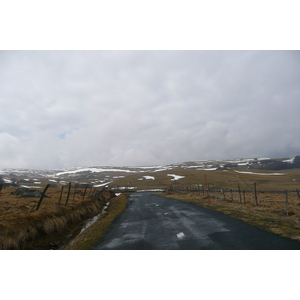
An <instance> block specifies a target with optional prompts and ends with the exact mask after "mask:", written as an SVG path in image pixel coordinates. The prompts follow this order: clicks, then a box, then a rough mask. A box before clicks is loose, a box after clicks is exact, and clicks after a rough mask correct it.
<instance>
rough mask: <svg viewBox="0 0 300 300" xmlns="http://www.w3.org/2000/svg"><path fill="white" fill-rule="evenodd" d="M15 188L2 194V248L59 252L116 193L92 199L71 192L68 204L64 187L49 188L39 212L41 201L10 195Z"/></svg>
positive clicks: (4, 190) (79, 193) (6, 189)
mask: <svg viewBox="0 0 300 300" xmlns="http://www.w3.org/2000/svg"><path fill="white" fill-rule="evenodd" d="M14 190H16V188H15V187H7V188H3V189H2V191H1V192H0V216H1V220H0V249H59V248H61V247H62V246H63V245H64V243H66V241H68V240H70V239H72V237H74V235H76V234H77V233H78V231H79V230H80V229H81V226H82V225H83V222H84V221H85V220H86V219H88V218H91V217H93V216H95V215H97V214H99V213H100V212H101V210H102V209H103V207H104V205H105V204H106V202H107V201H108V200H109V199H111V198H112V197H113V196H114V194H113V193H112V192H110V191H104V192H103V193H102V194H101V196H97V197H89V193H91V191H89V190H88V191H87V193H86V195H85V198H84V199H83V194H84V189H76V193H74V192H75V189H73V188H72V189H71V193H70V196H69V201H68V204H67V205H65V204H66V199H67V190H68V189H66V188H65V189H64V193H63V195H62V198H61V203H60V204H58V202H59V199H60V193H61V188H49V189H48V190H47V192H46V194H47V195H48V196H49V197H47V198H44V199H43V202H42V204H41V206H40V209H39V210H38V211H36V208H37V204H38V202H39V198H34V197H28V198H22V196H21V195H11V192H12V191H14Z"/></svg>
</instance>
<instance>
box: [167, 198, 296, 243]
mask: <svg viewBox="0 0 300 300" xmlns="http://www.w3.org/2000/svg"><path fill="white" fill-rule="evenodd" d="M162 195H163V196H164V197H169V198H174V199H178V200H183V201H188V202H193V203H195V204H197V205H199V206H202V207H206V208H209V209H212V210H216V211H219V212H222V213H224V214H226V215H229V216H231V217H233V218H236V219H240V220H242V221H244V222H245V223H248V224H251V225H254V226H256V227H259V228H261V229H263V230H267V231H269V232H272V233H275V234H279V235H281V236H282V237H288V238H290V239H295V240H298V241H300V199H299V198H298V196H297V194H295V193H293V194H289V196H288V198H289V215H288V216H287V215H286V195H285V194H284V193H258V206H256V205H255V198H254V193H246V194H245V196H246V203H245V204H244V199H243V196H242V204H241V203H240V198H239V194H238V193H233V201H232V198H231V194H230V193H226V200H222V199H219V198H218V197H222V196H223V195H222V194H220V193H218V194H211V195H210V201H209V199H208V197H207V195H203V194H202V193H200V194H198V193H189V194H184V193H180V192H166V193H164V194H162ZM209 202H210V203H209Z"/></svg>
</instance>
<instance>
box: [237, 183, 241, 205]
mask: <svg viewBox="0 0 300 300" xmlns="http://www.w3.org/2000/svg"><path fill="white" fill-rule="evenodd" d="M238 189H239V196H240V203H241V204H242V195H241V188H240V184H239V183H238Z"/></svg>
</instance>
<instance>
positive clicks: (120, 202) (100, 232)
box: [64, 194, 128, 250]
mask: <svg viewBox="0 0 300 300" xmlns="http://www.w3.org/2000/svg"><path fill="white" fill-rule="evenodd" d="M127 203H128V200H127V198H126V196H125V195H124V194H122V195H120V196H118V197H114V198H112V199H111V200H110V204H109V207H108V210H107V212H106V213H105V214H103V215H102V216H101V217H100V219H99V220H97V221H96V222H95V223H94V224H92V225H91V226H90V227H88V228H87V229H86V230H85V231H84V232H83V233H82V234H81V235H80V236H79V237H78V238H76V240H75V241H73V242H72V243H70V244H69V245H67V246H66V247H65V248H64V249H65V250H88V249H92V248H93V246H95V244H96V243H97V242H99V240H100V239H101V238H103V237H104V235H105V234H106V232H107V231H108V229H109V226H110V225H111V223H112V222H113V221H114V219H115V218H116V217H117V216H118V215H119V214H120V213H121V212H122V211H123V210H124V209H125V208H126V206H127Z"/></svg>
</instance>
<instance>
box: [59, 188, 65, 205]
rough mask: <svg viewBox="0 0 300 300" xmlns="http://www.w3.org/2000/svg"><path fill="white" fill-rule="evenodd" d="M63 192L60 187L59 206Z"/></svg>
mask: <svg viewBox="0 0 300 300" xmlns="http://www.w3.org/2000/svg"><path fill="white" fill-rule="evenodd" d="M63 190H64V186H62V187H61V192H60V196H59V200H58V204H60V202H61V197H62V194H63Z"/></svg>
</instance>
